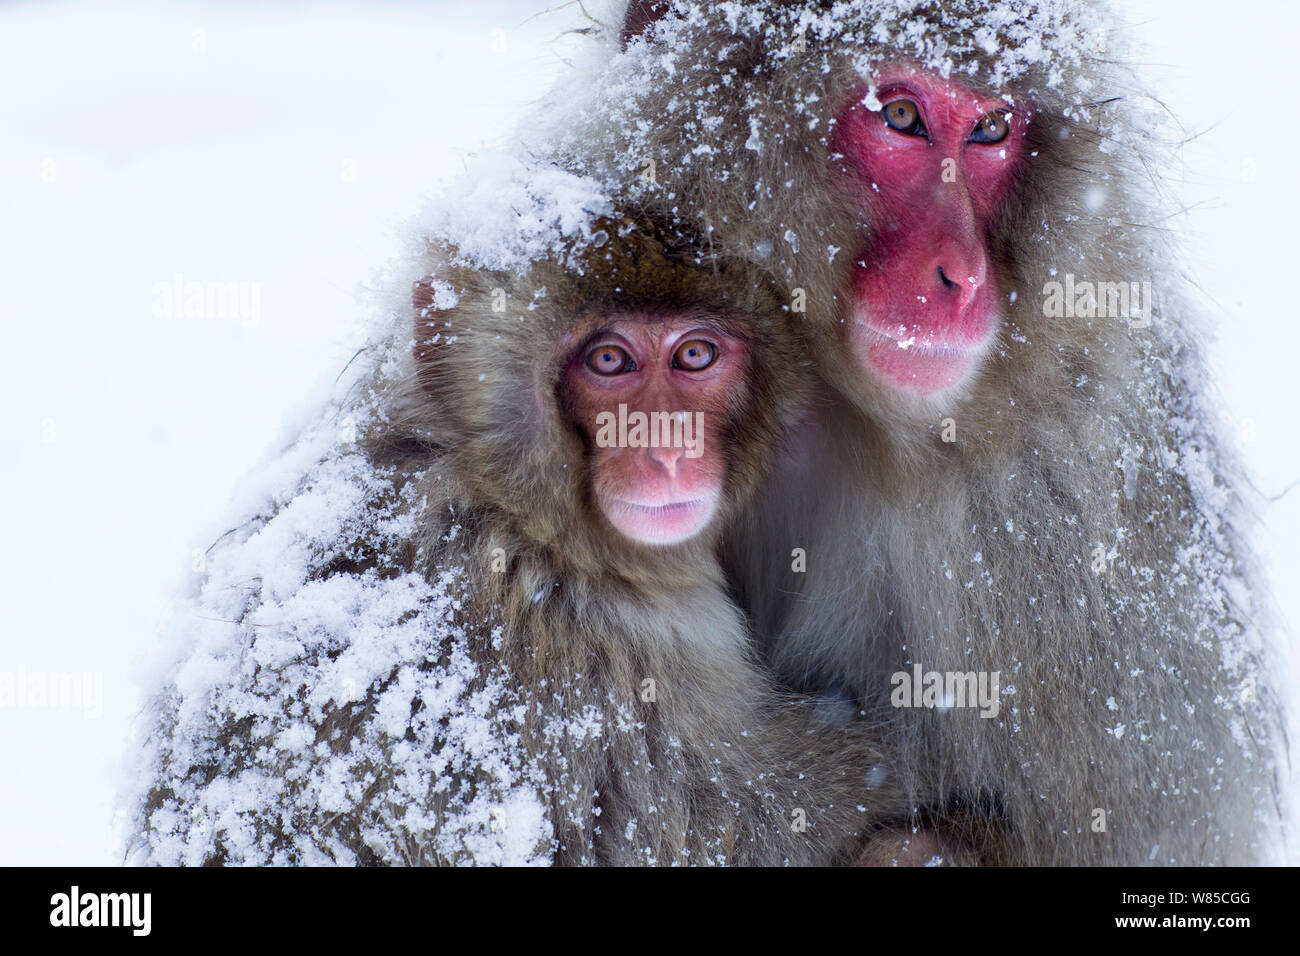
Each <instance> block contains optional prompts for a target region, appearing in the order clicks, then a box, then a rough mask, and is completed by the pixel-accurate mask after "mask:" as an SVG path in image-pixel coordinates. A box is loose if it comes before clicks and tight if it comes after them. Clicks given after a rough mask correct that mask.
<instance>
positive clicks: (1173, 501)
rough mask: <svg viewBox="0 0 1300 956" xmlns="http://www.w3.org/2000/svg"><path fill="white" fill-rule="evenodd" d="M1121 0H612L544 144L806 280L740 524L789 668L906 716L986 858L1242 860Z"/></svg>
mask: <svg viewBox="0 0 1300 956" xmlns="http://www.w3.org/2000/svg"><path fill="white" fill-rule="evenodd" d="M1108 22H1110V14H1109V11H1108V10H1107V9H1106V8H1105V7H1104V6H1103V5H1101V4H1096V3H1085V4H1076V3H1066V2H1055V0H1050V2H1049V0H1041V2H1029V3H1018V4H1009V3H1004V2H998V0H962V2H950V3H917V2H902V0H864V2H861V3H855V4H851V5H850V4H830V3H816V2H752V3H734V2H726V3H722V2H717V3H715V2H711V0H699V2H689V0H676V2H671V3H633V4H632V5H631V7H630V9H629V11H628V16H627V20H626V24H625V27H624V30H623V35H624V41H625V43H626V47H627V49H626V52H624V53H622V54H620V55H618V56H615V57H614V58H613V60H611V61H610V63H609V64H608V65H607V66H606V67H605V68H604V71H603V73H602V74H601V75H599V76H598V77H594V78H593V77H590V76H587V77H584V78H583V80H582V82H583V83H584V84H585V85H586V86H587V87H588V88H590V89H591V90H594V91H595V92H594V93H593V94H591V95H590V96H588V97H585V98H573V101H574V104H575V106H574V108H575V109H576V110H577V111H578V115H577V116H576V117H568V118H565V120H563V122H562V126H561V129H562V130H563V132H562V133H560V134H558V136H557V139H556V143H555V147H554V148H555V155H556V157H557V159H558V160H559V161H561V162H563V163H565V164H567V165H569V166H571V167H575V168H581V169H584V170H587V171H590V172H592V173H593V174H595V175H598V176H602V177H604V178H605V179H606V180H607V181H609V182H611V183H618V184H621V186H620V188H623V189H624V190H626V191H627V192H628V193H629V194H631V195H632V196H634V197H636V199H637V200H638V201H639V202H641V203H643V204H645V205H647V206H650V207H655V208H659V209H661V210H665V211H666V212H668V213H670V214H671V215H672V216H674V217H676V219H677V221H678V222H680V223H682V224H683V226H684V228H687V229H698V230H701V231H702V232H703V234H704V235H705V236H706V237H707V242H708V246H709V248H711V249H712V250H713V251H714V252H716V253H718V254H724V255H733V256H743V257H746V258H748V259H750V260H751V261H754V262H756V263H759V264H761V265H763V266H765V267H766V268H767V269H768V270H770V272H771V274H772V275H773V276H774V277H775V279H776V281H778V282H779V283H780V284H781V285H782V286H783V288H784V291H785V294H786V296H787V302H788V304H789V305H790V307H791V309H792V311H794V312H795V313H799V312H801V311H803V312H806V315H805V316H804V317H803V318H804V320H803V322H802V324H801V332H802V337H803V341H804V348H805V350H806V352H807V354H808V355H810V356H811V358H812V360H813V365H814V367H815V368H816V369H817V370H818V372H819V373H820V374H821V375H822V376H823V378H824V381H825V383H826V388H825V395H824V398H823V401H822V402H820V403H819V404H817V405H816V406H815V410H814V411H813V412H812V413H811V414H810V415H809V416H808V418H807V419H806V421H804V422H803V423H802V424H801V425H800V426H798V427H797V428H795V429H794V430H793V433H792V434H793V436H794V437H793V439H792V440H791V441H790V442H788V443H787V445H786V447H785V449H784V451H783V454H782V458H781V464H780V465H779V467H778V469H777V470H776V473H775V474H774V475H773V477H772V479H771V480H770V481H769V482H767V484H766V486H765V488H764V490H763V492H762V493H761V495H760V497H759V498H758V499H757V502H756V504H755V505H754V507H752V508H750V509H749V510H748V512H747V515H746V517H745V518H744V519H743V520H741V521H740V522H739V523H738V525H737V527H736V529H735V532H734V533H733V534H732V535H731V536H730V541H729V548H728V552H729V558H728V561H727V573H728V577H729V580H730V581H731V583H732V585H733V587H734V588H735V590H736V593H737V594H738V595H739V597H740V599H741V601H742V604H743V605H744V606H745V607H746V608H747V609H748V611H749V612H750V614H751V616H752V620H753V622H754V624H755V626H756V629H757V631H758V633H759V635H760V636H761V638H762V639H763V640H764V641H765V644H766V648H767V650H768V653H769V655H770V659H771V661H772V662H773V665H774V666H775V667H776V668H777V669H778V670H779V672H780V674H781V675H782V676H783V678H784V679H785V680H786V681H787V682H788V684H789V685H791V686H792V687H794V688H797V689H800V690H803V691H810V692H819V693H823V694H826V695H827V696H828V697H829V698H831V699H836V698H840V699H843V700H844V701H845V705H844V706H845V709H846V711H848V712H851V710H852V707H853V705H854V704H855V703H856V704H857V705H859V706H861V707H864V708H865V709H866V710H867V712H868V714H869V715H871V716H872V717H873V718H875V719H880V720H884V719H890V720H891V721H892V722H891V727H892V735H891V738H890V747H891V748H893V747H897V753H896V755H895V756H894V758H893V759H894V760H896V761H897V763H898V764H899V766H900V767H901V769H902V772H903V773H904V775H905V777H906V780H905V782H906V784H907V785H908V786H909V788H911V790H912V792H913V795H914V797H915V800H916V802H917V804H918V805H919V806H925V807H929V808H931V809H932V810H933V811H934V812H935V813H936V814H938V817H939V819H941V820H942V819H945V818H946V819H948V820H949V823H950V825H951V826H952V828H953V829H954V830H955V831H956V832H957V833H958V834H959V835H960V836H961V837H962V838H964V839H966V840H968V841H969V842H971V843H972V844H974V845H976V846H977V847H979V848H980V849H981V850H982V854H983V859H984V860H986V861H987V862H994V863H1014V864H1056V863H1069V864H1122V863H1130V864H1131V863H1158V864H1210V863H1213V864H1223V863H1243V862H1258V861H1261V860H1264V859H1267V858H1268V856H1269V853H1270V852H1272V851H1275V850H1276V849H1277V848H1278V847H1279V844H1278V842H1277V840H1276V838H1275V834H1276V825H1277V822H1278V814H1277V805H1276V787H1275V780H1274V759H1273V758H1274V756H1275V754H1276V752H1277V749H1278V737H1277V729H1278V719H1277V715H1276V710H1275V701H1274V698H1273V695H1272V693H1271V691H1270V689H1269V687H1268V684H1267V680H1266V677H1265V669H1264V667H1263V666H1262V665H1261V660H1262V657H1263V651H1262V648H1261V641H1260V639H1259V635H1258V633H1257V631H1256V630H1255V622H1256V621H1257V620H1258V619H1259V618H1260V616H1261V611H1260V610H1259V606H1260V605H1259V598H1258V597H1257V586H1256V581H1255V578H1254V576H1253V575H1254V571H1253V567H1252V564H1251V559H1250V556H1249V551H1248V549H1247V548H1246V547H1245V545H1244V544H1243V542H1242V539H1241V536H1240V530H1239V524H1240V522H1241V517H1242V516H1241V511H1242V509H1241V505H1240V502H1239V498H1238V493H1237V491H1236V490H1235V488H1236V478H1235V474H1234V471H1233V467H1232V465H1231V463H1230V461H1227V460H1225V457H1224V455H1223V454H1222V452H1221V451H1220V450H1219V447H1218V442H1217V439H1216V438H1215V434H1214V432H1215V429H1214V428H1213V427H1212V418H1211V415H1210V413H1209V412H1208V411H1207V410H1206V408H1205V405H1204V402H1203V396H1204V394H1205V392H1206V387H1205V384H1204V380H1203V371H1202V360H1201V358H1200V349H1199V339H1200V329H1201V325H1200V323H1199V321H1198V320H1197V319H1196V318H1195V315H1196V310H1195V307H1194V306H1193V305H1192V304H1191V302H1190V297H1189V296H1187V295H1185V294H1184V292H1183V290H1184V288H1185V287H1186V285H1187V282H1186V281H1185V280H1183V279H1182V277H1181V276H1180V274H1179V273H1178V272H1177V270H1176V268H1174V267H1173V266H1172V265H1171V263H1173V262H1175V261H1177V260H1176V258H1175V257H1174V255H1173V254H1172V253H1171V252H1170V251H1169V249H1168V247H1167V236H1166V234H1165V231H1164V228H1163V227H1162V226H1161V225H1160V223H1163V222H1165V221H1166V219H1165V214H1164V213H1163V212H1162V211H1160V209H1161V207H1160V204H1159V203H1158V202H1156V201H1155V200H1156V198H1158V197H1157V194H1158V193H1159V190H1160V180H1159V178H1158V176H1159V174H1158V170H1159V169H1160V166H1161V162H1162V156H1161V150H1160V148H1159V144H1158V141H1157V138H1156V136H1155V133H1154V122H1155V121H1154V119H1153V117H1152V115H1151V114H1150V112H1149V111H1148V110H1147V108H1146V106H1145V104H1144V102H1143V99H1142V97H1140V96H1138V95H1136V94H1135V92H1134V90H1133V89H1132V87H1131V82H1132V80H1131V72H1130V71H1129V70H1128V68H1127V67H1125V66H1124V65H1123V64H1121V63H1119V62H1117V61H1116V60H1115V56H1114V53H1113V50H1114V47H1115V46H1116V43H1117V41H1118V37H1117V36H1116V35H1115V34H1114V33H1113V32H1111V33H1107V32H1105V31H1102V30H1099V29H1098V26H1099V25H1104V24H1106V23H1108ZM1108 49H1109V50H1110V51H1111V52H1103V51H1106V50H1108ZM566 95H570V96H571V94H569V93H567V92H566ZM1153 289H1154V290H1155V291H1156V293H1157V301H1156V302H1153V301H1151V299H1150V297H1151V290H1153ZM792 556H793V560H792ZM931 675H934V676H935V677H936V678H937V683H936V682H935V681H933V680H931ZM950 675H968V676H969V677H970V678H972V681H971V683H969V684H966V685H962V684H961V683H958V684H956V685H954V683H953V681H952V680H951V677H950ZM981 680H982V681H985V682H986V684H985V685H984V686H986V687H987V682H992V685H993V686H992V688H991V694H992V699H990V700H981V704H982V705H983V706H980V707H975V706H971V705H970V698H969V697H968V698H967V699H965V700H963V699H961V696H965V695H961V696H958V697H957V699H953V694H952V690H953V688H954V686H957V687H962V688H963V689H964V690H968V691H969V692H970V693H971V694H973V693H974V689H973V688H974V687H975V684H976V683H977V682H978V681H981ZM922 681H923V682H925V684H926V688H927V690H926V693H925V694H923V693H921V692H920V689H919V687H918V688H917V689H916V692H915V693H913V692H912V684H913V683H919V682H922ZM940 688H942V689H940ZM931 692H933V694H931ZM936 704H937V706H936ZM917 705H919V706H917Z"/></svg>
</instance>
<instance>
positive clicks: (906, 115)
mask: <svg viewBox="0 0 1300 956" xmlns="http://www.w3.org/2000/svg"><path fill="white" fill-rule="evenodd" d="M880 112H881V114H882V115H883V116H884V117H885V122H886V123H888V124H889V128H890V129H896V130H898V131H899V132H900V133H906V134H907V135H908V136H924V135H925V124H924V123H922V122H921V110H920V108H919V107H918V106H917V105H916V104H915V103H913V102H912V101H911V100H894V101H893V102H890V103H886V104H885V108H884V109H883V110H881V111H880Z"/></svg>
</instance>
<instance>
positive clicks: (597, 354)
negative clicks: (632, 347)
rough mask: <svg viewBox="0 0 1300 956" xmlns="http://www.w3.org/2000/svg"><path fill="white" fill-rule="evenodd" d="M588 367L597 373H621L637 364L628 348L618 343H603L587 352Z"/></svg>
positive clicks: (628, 370)
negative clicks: (634, 362) (629, 353)
mask: <svg viewBox="0 0 1300 956" xmlns="http://www.w3.org/2000/svg"><path fill="white" fill-rule="evenodd" d="M587 368H589V369H591V370H592V371H593V372H595V373H596V374H597V375H619V374H622V373H623V372H630V371H632V370H633V369H634V368H636V366H635V365H634V364H633V362H632V356H630V355H628V354H627V350H626V349H623V348H621V347H619V346H617V345H602V346H600V347H599V348H594V349H592V350H591V351H590V352H588V353H587Z"/></svg>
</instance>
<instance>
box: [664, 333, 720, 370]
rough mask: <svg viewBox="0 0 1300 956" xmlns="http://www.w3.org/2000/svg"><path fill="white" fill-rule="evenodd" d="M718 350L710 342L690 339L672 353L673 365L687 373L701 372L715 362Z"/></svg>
mask: <svg viewBox="0 0 1300 956" xmlns="http://www.w3.org/2000/svg"><path fill="white" fill-rule="evenodd" d="M717 357H718V350H717V348H716V347H715V346H714V344H713V343H712V342H706V341H705V340H704V339H691V340H690V341H689V342H683V343H682V344H681V345H679V346H677V351H675V352H673V365H674V366H675V367H676V368H680V369H684V370H686V371H687V372H702V371H704V370H705V369H706V368H708V367H709V366H710V365H712V364H713V363H714V361H716V360H717Z"/></svg>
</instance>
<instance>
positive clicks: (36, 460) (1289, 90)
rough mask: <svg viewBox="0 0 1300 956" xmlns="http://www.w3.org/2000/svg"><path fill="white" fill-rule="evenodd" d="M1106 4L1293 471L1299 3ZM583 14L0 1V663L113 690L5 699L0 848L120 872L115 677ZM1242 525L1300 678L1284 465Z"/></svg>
mask: <svg viewBox="0 0 1300 956" xmlns="http://www.w3.org/2000/svg"><path fill="white" fill-rule="evenodd" d="M1123 6H1124V7H1125V8H1126V9H1127V10H1128V13H1129V17H1130V20H1131V22H1132V28H1133V29H1135V30H1137V31H1138V32H1139V34H1140V35H1141V37H1142V38H1143V39H1144V41H1145V42H1146V43H1147V45H1148V48H1149V50H1150V56H1149V57H1148V59H1149V64H1148V66H1149V70H1148V74H1149V76H1150V78H1151V79H1152V81H1153V85H1154V87H1155V90H1156V92H1157V93H1159V94H1160V96H1161V99H1162V101H1163V102H1164V103H1166V104H1167V105H1168V107H1169V108H1170V109H1171V110H1172V111H1173V113H1174V114H1175V115H1177V116H1178V118H1179V119H1180V120H1181V122H1182V123H1183V125H1184V126H1185V127H1186V129H1187V133H1188V137H1189V139H1190V141H1189V142H1188V144H1187V146H1186V148H1185V149H1184V159H1185V170H1184V181H1183V182H1181V183H1180V186H1181V188H1182V190H1183V193H1184V195H1185V197H1186V202H1187V207H1188V211H1187V213H1186V215H1183V216H1180V217H1178V218H1177V219H1176V220H1175V221H1174V222H1172V223H1171V225H1172V226H1173V227H1174V228H1176V229H1179V230H1181V231H1184V232H1186V233H1187V234H1188V243H1187V249H1188V252H1189V254H1190V255H1191V256H1192V257H1193V259H1192V261H1194V262H1195V263H1197V265H1198V268H1197V270H1196V271H1197V275H1198V276H1199V279H1200V282H1201V284H1202V286H1203V288H1204V290H1205V292H1206V293H1207V294H1208V295H1209V296H1210V297H1211V298H1212V299H1213V300H1214V301H1216V302H1217V303H1219V305H1220V307H1221V312H1222V316H1221V318H1222V321H1221V327H1220V340H1219V342H1218V344H1217V345H1216V347H1215V349H1214V353H1213V355H1214V361H1215V367H1216V371H1217V373H1218V375H1219V378H1220V381H1221V386H1222V390H1223V394H1224V398H1225V400H1226V402H1227V413H1228V415H1229V417H1230V422H1229V425H1230V433H1231V434H1233V435H1235V436H1236V439H1237V441H1238V442H1239V445H1240V449H1241V451H1242V453H1243V455H1244V456H1245V458H1246V460H1247V462H1248V465H1249V466H1250V470H1251V474H1252V476H1253V478H1254V480H1255V482H1256V484H1257V485H1258V487H1259V488H1260V490H1261V491H1262V493H1263V494H1264V495H1266V496H1275V495H1278V494H1279V493H1280V492H1282V491H1283V490H1284V489H1286V488H1287V487H1288V486H1291V485H1292V484H1293V483H1296V482H1300V447H1298V446H1297V441H1298V438H1297V434H1296V427H1295V421H1296V412H1297V400H1298V399H1300V387H1298V385H1300V369H1297V368H1296V364H1295V363H1296V362H1297V359H1298V357H1300V306H1297V304H1296V301H1295V300H1296V296H1295V293H1294V292H1293V291H1292V289H1291V286H1292V285H1293V284H1294V283H1295V280H1296V277H1297V274H1298V273H1300V265H1298V264H1297V263H1296V262H1295V261H1294V257H1295V255H1296V252H1297V248H1298V247H1300V244H1298V243H1297V242H1296V241H1295V234H1294V232H1293V230H1294V229H1295V228H1296V225H1297V223H1300V173H1298V172H1297V166H1296V157H1297V156H1300V130H1297V128H1296V124H1295V122H1294V115H1295V110H1294V104H1295V103H1296V102H1300V76H1297V74H1296V72H1295V67H1296V64H1295V57H1294V53H1293V46H1294V43H1295V40H1296V35H1297V30H1298V28H1300V8H1297V7H1296V5H1295V4H1294V3H1292V2H1290V0H1251V2H1250V3H1249V4H1241V5H1238V7H1237V8H1234V9H1233V10H1232V11H1231V13H1229V12H1228V11H1225V9H1224V8H1223V6H1222V4H1219V3H1211V2H1210V0H1190V2H1185V0H1128V2H1125V3H1124V4H1123ZM548 8H555V9H549V12H548ZM587 9H588V10H590V11H591V12H593V13H595V14H596V15H598V16H599V15H602V14H603V13H604V11H605V9H607V4H604V3H602V2H600V0H595V2H592V3H588V4H587ZM584 22H585V21H584V18H583V14H582V11H581V10H580V9H579V8H578V7H577V5H576V4H568V5H565V4H564V3H563V0H473V2H464V0H429V2H422V3H417V2H406V3H399V2H375V0H371V2H365V3H362V2H346V3H345V2H336V3H329V4H315V3H314V4H307V3H293V2H264V3H253V2H233V3H232V2H226V3H217V2H208V3H180V2H172V3H164V2H135V3H88V2H79V3H62V2H51V3H4V4H0V330H2V332H3V338H2V339H0V509H2V510H0V535H2V536H3V537H0V672H9V673H11V674H17V673H18V672H19V670H20V669H21V670H23V671H25V672H26V673H29V674H30V673H33V672H78V673H88V674H90V675H92V679H91V684H90V686H91V687H92V688H94V687H95V686H96V683H95V682H96V681H97V680H99V681H102V685H101V686H102V701H99V702H98V705H97V706H96V702H95V701H94V700H93V699H92V700H91V701H90V704H91V706H82V707H81V708H79V709H77V708H65V709H48V708H32V707H18V708H14V707H0V865H3V864H24V863H27V864H113V863H116V862H119V861H120V848H119V833H118V831H117V830H116V829H115V828H114V825H113V819H112V810H113V801H114V793H115V788H116V785H117V782H118V781H117V775H118V773H119V766H120V763H121V759H122V756H123V752H122V751H123V747H124V745H125V741H126V739H127V730H128V725H129V723H130V721H131V719H132V716H133V715H134V713H135V711H136V709H137V708H138V707H139V702H140V694H139V688H137V687H136V686H135V684H134V682H133V680H132V673H133V672H134V671H136V670H137V669H138V668H139V663H138V659H139V657H140V656H141V655H142V654H148V653H149V652H150V650H151V648H152V647H153V646H154V645H155V644H156V638H155V634H156V632H157V630H158V626H159V622H160V621H162V620H163V619H164V618H165V616H166V614H167V608H168V604H169V600H170V598H171V595H172V594H174V593H175V592H176V590H177V589H178V588H179V587H180V586H181V584H182V583H183V582H184V580H185V578H186V576H187V575H190V574H192V573H194V572H193V571H192V570H191V565H192V561H193V554H194V552H195V550H196V549H198V550H202V549H204V548H206V547H207V546H208V545H209V544H210V543H211V542H212V540H213V538H215V536H216V535H217V534H219V533H220V532H221V531H222V530H224V528H223V527H221V526H220V525H221V520H222V518H223V517H225V516H227V515H228V514H229V513H230V511H231V502H232V498H235V497H238V493H239V488H240V485H241V480H242V479H244V478H245V477H246V476H247V475H248V474H249V472H250V471H251V470H252V469H254V468H255V467H256V466H257V464H258V462H259V461H261V460H262V459H263V458H264V457H265V456H266V455H267V453H268V452H270V451H271V450H273V448H274V447H275V446H276V444H277V440H278V438H279V436H280V435H281V434H282V432H283V430H284V428H285V427H286V426H288V425H289V424H291V423H292V422H293V421H295V419H296V417H297V415H299V414H300V413H301V412H302V411H303V410H304V409H310V408H312V407H313V406H314V405H318V404H319V403H320V401H321V400H322V399H321V397H322V396H323V395H324V394H327V393H328V390H329V386H330V383H331V381H332V379H333V378H334V376H335V375H336V374H337V373H338V371H339V370H340V369H341V368H342V367H343V364H344V363H345V362H346V361H347V359H348V358H349V357H350V356H351V355H352V353H353V351H354V350H355V348H356V345H357V343H358V342H359V341H360V338H361V334H362V328H361V315H362V309H361V307H360V306H359V305H358V301H357V294H358V291H359V289H360V288H361V287H362V286H363V284H364V283H365V282H366V281H367V280H368V279H369V278H370V277H371V276H372V275H374V274H375V272H376V271H377V270H378V269H380V268H382V266H383V265H384V264H385V262H386V261H387V260H388V259H389V258H390V257H391V256H393V255H394V254H395V253H396V252H397V250H398V245H399V239H398V226H399V224H400V222H401V220H402V219H403V217H405V216H407V215H408V214H409V213H410V212H411V211H412V209H413V208H414V206H415V204H416V203H417V202H419V201H420V200H421V199H422V197H425V196H428V195H429V194H431V193H434V192H436V190H437V188H438V185H439V183H441V182H443V181H445V180H447V179H449V178H451V177H452V176H454V175H455V174H456V173H458V172H459V171H460V170H461V169H462V167H463V161H464V158H465V157H466V156H468V155H469V154H471V153H473V152H474V151H475V150H477V149H479V148H481V147H483V146H486V145H493V144H497V143H500V142H501V141H502V139H503V138H504V137H505V136H507V135H508V133H509V131H510V129H511V128H512V127H513V125H514V124H515V123H516V121H517V120H518V119H519V118H520V117H521V115H522V113H523V112H524V109H525V107H526V106H527V104H528V103H529V102H531V101H532V100H533V99H534V98H536V97H537V96H538V95H539V94H540V93H541V92H542V91H543V90H544V89H545V87H546V86H547V85H548V83H549V80H550V77H552V76H553V75H554V74H555V73H556V72H557V71H559V70H562V69H564V64H563V62H562V57H563V56H564V53H565V49H566V47H567V46H568V45H569V44H570V43H572V42H573V41H572V39H571V38H570V39H565V38H563V37H562V34H563V33H564V32H565V31H566V30H569V29H572V28H575V27H581V26H582V25H583V24H584ZM177 274H180V275H181V276H183V277H184V281H200V282H220V281H235V282H245V283H258V284H259V286H258V288H259V290H260V303H259V306H260V307H259V310H258V314H257V317H256V321H255V322H253V321H246V320H241V319H240V318H238V317H233V318H224V319H223V318H205V319H186V318H170V319H169V318H159V317H156V316H155V315H154V310H153V302H154V287H155V285H156V284H157V283H170V282H172V281H173V280H174V277H175V276H176V275H177ZM1262 518H1263V527H1262V529H1261V533H1260V538H1259V545H1260V549H1261V554H1262V556H1263V560H1264V563H1265V566H1266V568H1267V569H1268V571H1269V574H1270V577H1271V580H1272V584H1273V588H1274V590H1275V592H1276V595H1277V597H1278V600H1279V603H1280V604H1281V606H1282V608H1283V611H1284V613H1285V615H1286V617H1287V619H1288V623H1289V633H1288V634H1286V635H1284V636H1282V637H1281V638H1280V639H1279V640H1280V642H1282V643H1284V645H1285V646H1286V650H1287V651H1288V653H1289V655H1290V658H1289V663H1288V666H1289V668H1290V673H1289V674H1288V675H1287V678H1286V686H1287V688H1288V692H1289V694H1290V695H1291V697H1292V699H1293V700H1296V698H1297V695H1296V693H1295V691H1294V687H1296V686H1297V685H1296V682H1295V677H1294V673H1295V671H1296V667H1297V665H1296V658H1297V657H1298V656H1300V655H1298V654H1297V653H1296V652H1295V646H1296V645H1295V640H1296V639H1295V635H1296V634H1297V633H1300V487H1296V488H1295V489H1294V490H1292V491H1291V492H1290V494H1288V495H1285V496H1284V497H1282V498H1280V500H1277V501H1275V502H1273V503H1270V504H1267V505H1266V506H1265V510H1264V511H1263V513H1262ZM96 675H97V676H96ZM1293 843H1294V834H1293ZM1292 858H1293V859H1300V855H1298V854H1297V853H1296V852H1294V851H1293V853H1292Z"/></svg>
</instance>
